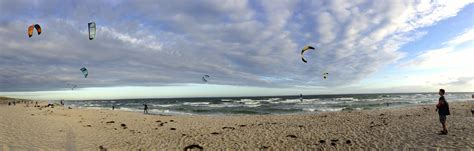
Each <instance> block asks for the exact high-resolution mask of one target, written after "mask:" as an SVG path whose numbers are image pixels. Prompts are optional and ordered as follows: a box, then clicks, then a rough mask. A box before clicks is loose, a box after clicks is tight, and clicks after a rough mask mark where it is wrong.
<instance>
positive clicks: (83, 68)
mask: <svg viewBox="0 0 474 151" xmlns="http://www.w3.org/2000/svg"><path fill="white" fill-rule="evenodd" d="M80 70H81V72H82V74H84V78H87V76H88V75H89V72H88V71H87V69H86V67H82V68H81V69H80Z"/></svg>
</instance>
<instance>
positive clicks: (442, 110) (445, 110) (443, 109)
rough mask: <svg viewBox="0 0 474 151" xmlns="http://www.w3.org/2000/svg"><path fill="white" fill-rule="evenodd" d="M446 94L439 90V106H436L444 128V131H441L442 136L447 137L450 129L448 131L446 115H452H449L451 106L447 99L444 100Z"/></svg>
mask: <svg viewBox="0 0 474 151" xmlns="http://www.w3.org/2000/svg"><path fill="white" fill-rule="evenodd" d="M445 93H446V92H445V91H444V89H439V92H438V94H439V95H440V97H439V100H438V104H437V105H436V111H437V112H438V115H439V121H440V122H441V125H442V126H443V130H442V131H441V133H440V134H442V135H446V134H448V129H446V115H450V113H449V104H448V102H446V99H445V98H444V94H445Z"/></svg>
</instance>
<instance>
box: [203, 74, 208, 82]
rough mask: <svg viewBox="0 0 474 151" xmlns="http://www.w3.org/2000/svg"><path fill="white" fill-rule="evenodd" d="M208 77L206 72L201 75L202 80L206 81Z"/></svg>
mask: <svg viewBox="0 0 474 151" xmlns="http://www.w3.org/2000/svg"><path fill="white" fill-rule="evenodd" d="M209 77H210V76H209V75H207V74H206V75H204V76H202V81H204V82H207V78H209Z"/></svg>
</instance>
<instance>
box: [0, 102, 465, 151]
mask: <svg viewBox="0 0 474 151" xmlns="http://www.w3.org/2000/svg"><path fill="white" fill-rule="evenodd" d="M450 106H451V114H452V115H450V116H448V120H447V122H448V131H449V134H448V135H438V132H439V131H440V130H441V124H440V123H439V120H438V115H437V113H436V112H435V110H434V105H422V106H414V107H405V108H395V109H378V110H365V111H352V112H330V113H322V114H313V115H251V116H160V115H144V114H141V113H133V112H124V111H112V110H88V109H67V108H63V107H55V108H42V109H40V108H37V107H32V106H31V105H30V107H25V104H17V105H16V106H7V105H5V104H0V150H99V149H100V148H105V149H107V150H137V149H144V150H183V149H185V147H187V146H189V145H196V146H200V147H202V148H203V149H204V150H226V149H227V150H259V149H263V150H267V149H268V150H315V149H330V150H333V149H339V150H348V149H361V148H362V149H371V148H372V149H411V148H415V149H462V150H473V149H474V116H473V115H472V114H471V112H470V109H471V103H468V102H460V103H451V104H450ZM196 148H197V147H196ZM196 148H195V149H196Z"/></svg>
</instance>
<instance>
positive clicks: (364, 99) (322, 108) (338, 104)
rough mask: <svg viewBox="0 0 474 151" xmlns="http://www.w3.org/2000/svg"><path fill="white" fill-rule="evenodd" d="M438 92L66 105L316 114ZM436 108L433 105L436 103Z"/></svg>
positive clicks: (461, 96) (421, 99) (401, 102)
mask: <svg viewBox="0 0 474 151" xmlns="http://www.w3.org/2000/svg"><path fill="white" fill-rule="evenodd" d="M472 94H473V93H448V94H447V95H445V97H446V99H447V101H448V102H456V101H467V100H470V101H474V99H473V98H472ZM438 98H439V95H438V94H437V93H399V94H394V93H392V94H341V95H307V96H303V97H302V98H301V97H300V96H299V95H297V96H265V97H222V98H219V97H209V98H160V99H120V100H85V101H65V105H66V106H70V107H77V108H89V109H103V110H111V109H112V106H114V107H115V109H116V110H123V111H131V112H143V108H144V106H143V104H147V105H148V108H149V109H148V111H149V114H157V115H158V114H165V115H249V114H250V115H263V114H314V113H320V112H335V111H350V110H371V109H378V108H395V107H404V106H412V105H418V104H436V103H437V101H438ZM433 108H434V106H433Z"/></svg>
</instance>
